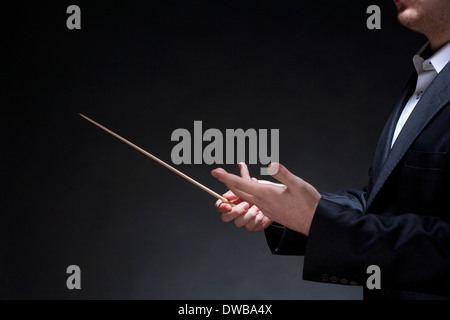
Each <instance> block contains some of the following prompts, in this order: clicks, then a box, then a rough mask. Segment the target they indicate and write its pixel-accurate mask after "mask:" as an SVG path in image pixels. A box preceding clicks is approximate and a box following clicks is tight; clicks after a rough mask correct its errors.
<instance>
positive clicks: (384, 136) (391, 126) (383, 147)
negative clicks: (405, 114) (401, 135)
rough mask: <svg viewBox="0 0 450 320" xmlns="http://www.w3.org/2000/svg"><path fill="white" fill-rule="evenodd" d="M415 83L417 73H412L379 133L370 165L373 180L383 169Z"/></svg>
mask: <svg viewBox="0 0 450 320" xmlns="http://www.w3.org/2000/svg"><path fill="white" fill-rule="evenodd" d="M416 82H417V73H416V72H414V73H413V74H412V75H411V78H410V79H409V81H408V83H407V85H406V87H405V89H404V90H403V91H402V92H403V93H402V96H401V97H400V99H398V101H397V104H396V105H395V107H394V109H393V110H392V112H391V115H390V116H389V118H388V120H387V121H386V124H385V126H384V128H383V131H382V132H381V136H380V139H379V140H378V144H377V148H376V151H375V155H374V159H373V163H372V176H373V177H374V179H376V177H378V176H379V174H380V170H381V168H382V167H383V163H384V161H385V160H386V158H387V156H388V154H389V151H390V150H391V141H392V136H393V135H394V130H395V127H396V124H397V121H398V119H399V117H400V114H401V112H402V110H403V108H404V106H405V104H406V102H407V101H408V99H409V97H410V96H411V95H412V94H413V92H414V89H415V87H416Z"/></svg>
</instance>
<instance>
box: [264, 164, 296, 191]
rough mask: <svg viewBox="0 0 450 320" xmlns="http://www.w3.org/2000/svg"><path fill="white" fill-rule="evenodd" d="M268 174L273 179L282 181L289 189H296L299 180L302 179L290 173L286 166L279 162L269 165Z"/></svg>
mask: <svg viewBox="0 0 450 320" xmlns="http://www.w3.org/2000/svg"><path fill="white" fill-rule="evenodd" d="M268 172H269V174H270V175H271V176H272V177H274V178H275V179H277V180H278V181H280V182H281V183H282V184H284V185H285V186H287V187H288V188H291V187H295V186H296V185H297V184H298V179H300V178H299V177H297V176H296V175H293V174H292V173H290V172H289V170H288V169H286V167H285V166H283V165H281V164H279V163H277V162H273V163H271V164H270V165H269V167H268Z"/></svg>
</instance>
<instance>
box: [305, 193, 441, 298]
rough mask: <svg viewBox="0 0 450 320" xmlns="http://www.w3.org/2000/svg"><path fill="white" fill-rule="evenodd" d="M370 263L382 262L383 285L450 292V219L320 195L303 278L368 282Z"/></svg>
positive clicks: (354, 282)
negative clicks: (369, 208) (374, 209)
mask: <svg viewBox="0 0 450 320" xmlns="http://www.w3.org/2000/svg"><path fill="white" fill-rule="evenodd" d="M370 265H377V266H378V267H379V268H380V272H381V283H382V286H384V287H387V288H393V289H402V290H411V291H422V292H428V293H432V294H440V295H450V277H448V271H449V270H450V222H449V221H444V220H442V219H439V218H437V217H432V216H420V215H417V214H414V213H409V214H402V215H398V216H383V215H376V214H371V213H367V214H364V215H363V214H361V211H360V210H357V209H355V208H348V207H342V206H340V205H339V204H337V203H335V202H332V201H330V200H328V199H325V198H323V199H321V200H320V202H319V205H318V207H317V210H316V212H315V215H314V218H313V222H312V224H311V229H310V233H309V238H308V243H307V245H306V250H305V260H304V267H303V278H304V279H305V280H312V281H326V282H339V283H343V284H347V283H348V284H361V285H365V281H366V279H367V277H368V274H367V268H368V267H369V266H370Z"/></svg>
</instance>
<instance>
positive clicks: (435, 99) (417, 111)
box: [366, 64, 450, 210]
mask: <svg viewBox="0 0 450 320" xmlns="http://www.w3.org/2000/svg"><path fill="white" fill-rule="evenodd" d="M449 101H450V64H447V65H446V66H445V68H444V69H442V71H441V72H440V73H439V74H438V75H437V77H436V79H435V80H434V81H433V82H432V83H431V85H430V86H429V88H428V90H427V91H426V92H425V94H424V95H423V97H422V98H421V100H420V101H419V103H418V104H417V105H416V107H415V108H414V110H413V112H412V113H411V115H410V117H409V119H408V120H407V122H406V123H405V125H404V127H403V129H402V131H401V132H400V134H399V136H398V137H397V140H396V141H395V144H394V146H393V147H392V149H391V150H390V151H387V152H386V151H385V150H386V149H383V148H386V145H387V146H388V147H389V146H390V143H391V139H392V133H393V129H392V128H393V127H395V123H396V121H394V123H390V126H388V125H387V126H386V127H385V130H383V132H384V131H386V132H384V134H385V137H384V143H380V145H381V146H380V145H379V146H378V148H380V150H378V149H377V154H378V158H380V159H376V160H377V161H378V167H379V169H378V170H377V171H374V176H373V179H374V184H373V187H372V188H371V190H370V194H369V197H368V200H367V205H366V210H367V209H368V208H369V207H370V205H371V204H372V202H373V200H374V199H375V197H376V195H377V194H378V192H379V191H380V189H381V188H382V187H383V185H384V183H385V182H386V180H387V178H388V177H389V175H390V174H391V173H392V171H393V170H394V168H395V167H396V166H397V164H398V163H399V162H400V160H401V159H402V158H403V156H404V155H405V153H406V151H407V150H408V149H409V148H410V146H411V144H412V143H413V142H414V140H415V139H416V138H417V136H418V135H419V134H420V133H421V132H422V130H423V129H424V128H425V126H426V125H427V124H428V122H430V121H431V120H432V119H433V117H434V116H435V115H436V113H438V112H439V110H441V109H442V108H443V107H444V106H445V105H446V104H447V103H449ZM398 109H401V108H397V110H398ZM394 114H395V112H394V113H393V115H392V116H391V118H390V120H391V121H392V119H393V117H396V118H395V119H398V116H399V114H396V116H394ZM389 134H390V135H389ZM384 154H386V155H387V157H386V158H385V160H384V162H383V158H382V157H383V155H384ZM375 158H377V156H376V157H375ZM376 165H377V164H375V166H376Z"/></svg>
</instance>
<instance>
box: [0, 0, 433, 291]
mask: <svg viewBox="0 0 450 320" xmlns="http://www.w3.org/2000/svg"><path fill="white" fill-rule="evenodd" d="M70 4H78V5H79V6H80V7H81V14H82V29H81V30H73V31H70V30H68V29H67V28H66V19H67V17H68V15H67V14H66V8H67V6H69V5H70ZM371 4H377V5H379V6H380V8H381V11H382V24H381V26H382V29H381V30H368V29H367V28H366V19H367V18H368V16H369V15H368V14H366V9H367V7H368V6H369V5H371ZM4 16H5V17H4V18H2V19H3V21H2V22H3V24H4V27H2V53H3V54H6V56H4V58H3V59H2V71H1V74H2V76H1V78H2V82H4V84H3V85H2V86H1V88H0V90H1V92H2V94H1V99H2V101H3V102H2V103H1V105H2V115H1V118H0V121H1V138H0V148H1V152H0V159H1V171H0V174H1V177H0V179H1V180H0V181H1V193H0V197H1V207H0V210H1V211H0V215H1V216H0V217H1V222H0V298H3V299H79V298H84V299H361V297H362V289H361V287H356V288H355V287H348V286H340V285H329V284H320V283H313V282H308V281H303V280H301V277H302V263H303V258H302V257H292V256H273V255H271V253H270V251H269V249H268V248H267V246H266V243H265V239H264V235H263V233H262V232H259V233H248V232H245V231H243V230H241V229H237V228H235V227H234V226H233V225H231V224H224V223H222V222H221V221H220V219H219V217H218V214H217V212H216V211H215V210H214V202H215V199H214V198H213V197H211V196H210V195H208V194H206V193H204V192H203V191H201V190H200V189H197V188H196V187H194V186H193V185H191V184H190V183H189V182H187V181H185V180H183V179H181V178H180V177H178V176H176V175H175V174H173V173H171V172H170V171H168V170H166V169H164V168H163V167H161V166H160V165H158V164H157V163H155V162H153V161H152V160H150V159H148V158H146V157H144V156H143V155H141V154H140V153H138V152H137V151H135V150H134V149H132V148H130V147H129V146H127V145H125V144H124V143H122V142H120V141H118V140H117V139H115V138H113V137H112V136H109V135H107V134H106V133H104V132H102V131H101V130H100V129H98V128H96V127H94V126H93V125H92V124H90V123H88V122H87V121H85V120H83V119H82V118H81V117H80V116H78V113H79V112H82V113H84V114H86V115H88V116H90V117H92V118H93V119H95V120H97V121H99V122H101V123H102V124H104V125H105V126H107V127H109V128H110V129H112V130H114V131H116V132H117V133H119V134H121V135H123V136H124V137H126V138H128V139H130V140H131V141H133V142H135V143H136V144H138V145H140V146H141V147H143V148H144V149H146V150H148V151H149V152H152V153H153V154H155V155H156V156H159V157H160V158H162V159H163V160H165V161H168V162H170V152H171V150H172V148H173V146H174V145H175V143H174V142H171V141H170V135H171V133H172V132H173V131H174V130H175V129H177V128H186V129H188V130H190V131H191V132H192V130H193V122H194V120H202V121H203V127H204V130H206V129H207V128H218V129H220V130H225V129H226V128H231V129H236V128H243V129H248V128H255V129H262V128H265V129H279V130H280V162H281V163H283V164H284V165H285V166H286V167H287V168H289V169H290V170H291V171H292V172H293V173H295V174H297V175H299V176H301V177H302V178H304V179H305V180H307V181H309V182H310V183H312V184H313V185H314V186H316V187H317V188H318V189H321V190H327V191H333V190H337V189H339V188H348V187H357V188H361V187H363V186H364V184H365V183H366V180H367V171H368V168H369V167H370V163H371V158H372V155H373V151H374V148H375V145H376V142H377V139H378V135H379V133H380V131H381V129H382V126H383V123H384V121H385V119H386V117H387V115H388V114H389V111H390V110H391V108H392V107H393V104H394V102H395V100H396V97H397V95H398V94H399V93H400V92H401V90H402V88H403V86H404V84H405V82H406V80H407V78H408V77H409V75H410V72H412V70H413V69H412V63H411V59H412V56H413V55H414V54H415V52H416V51H417V50H418V49H419V47H420V46H421V45H422V44H423V43H424V41H425V40H424V38H423V37H422V36H420V35H417V34H414V33H412V32H410V31H408V30H406V29H404V28H402V27H401V26H399V25H398V23H397V20H396V9H395V5H394V4H393V2H392V1H365V0H364V1H362V0H357V1H356V0H352V1H331V0H330V1H317V0H314V1H274V0H272V1H166V0H165V1H162V0H161V1H104V2H93V1H77V2H74V3H72V2H68V1H57V2H56V1H51V2H46V1H37V2H30V3H23V2H21V3H20V5H16V6H15V7H11V8H9V9H8V11H5V13H4ZM5 22H6V23H5ZM178 167H179V169H180V170H182V171H183V172H185V173H187V174H188V175H191V176H192V177H193V178H195V179H197V180H198V181H200V182H201V183H204V184H205V185H207V186H209V187H211V188H212V189H214V190H216V191H217V192H220V193H223V192H225V191H226V188H225V187H224V186H223V185H221V184H220V183H218V182H217V181H215V179H213V178H212V177H211V176H210V171H211V169H213V168H215V167H216V166H214V165H212V166H208V165H180V166H178ZM225 167H226V168H227V169H229V170H231V171H233V172H237V168H236V166H225ZM259 167H260V165H254V166H252V167H251V170H252V173H253V174H254V175H255V176H257V177H259V176H258V173H259ZM72 264H76V265H78V266H80V267H81V271H82V277H81V284H82V289H81V290H74V291H70V290H68V289H67V288H66V278H67V277H68V275H67V274H66V268H67V267H68V266H69V265H72Z"/></svg>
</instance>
